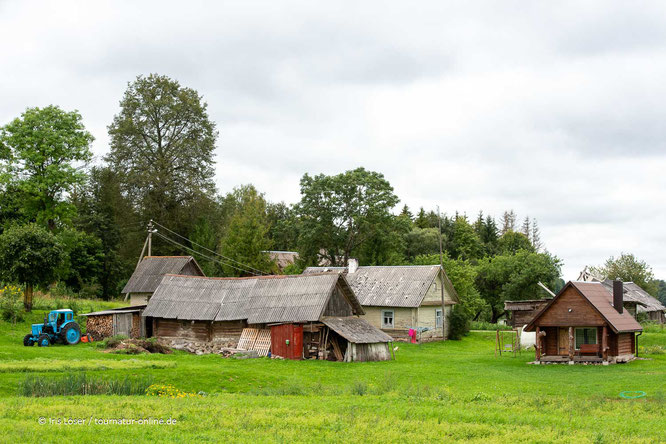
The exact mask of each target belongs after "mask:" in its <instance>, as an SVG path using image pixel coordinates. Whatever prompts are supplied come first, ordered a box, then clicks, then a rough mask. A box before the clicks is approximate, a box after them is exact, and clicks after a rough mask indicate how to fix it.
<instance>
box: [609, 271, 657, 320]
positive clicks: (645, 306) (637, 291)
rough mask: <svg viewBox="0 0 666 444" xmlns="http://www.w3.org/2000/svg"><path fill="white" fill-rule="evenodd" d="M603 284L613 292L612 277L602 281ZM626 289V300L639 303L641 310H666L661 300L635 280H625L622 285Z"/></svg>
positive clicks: (638, 308)
mask: <svg viewBox="0 0 666 444" xmlns="http://www.w3.org/2000/svg"><path fill="white" fill-rule="evenodd" d="M602 284H603V286H604V287H606V289H607V290H608V291H610V292H611V294H612V293H613V281H612V280H611V279H606V280H604V281H603V282H602ZM622 288H623V289H624V294H623V297H624V300H625V301H632V302H636V303H638V304H639V305H638V306H637V307H636V310H637V311H638V312H639V313H641V312H650V311H666V307H664V305H663V304H662V303H661V302H659V300H658V299H657V298H655V297H653V296H652V295H650V293H648V292H647V291H645V290H643V289H642V288H641V287H640V286H639V285H637V284H635V283H633V282H624V283H623V285H622Z"/></svg>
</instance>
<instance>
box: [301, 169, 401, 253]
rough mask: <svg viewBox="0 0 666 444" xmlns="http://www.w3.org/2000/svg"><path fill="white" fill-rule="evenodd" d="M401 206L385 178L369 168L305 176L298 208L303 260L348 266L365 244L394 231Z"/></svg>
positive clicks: (302, 180) (302, 181)
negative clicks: (356, 252) (397, 208)
mask: <svg viewBox="0 0 666 444" xmlns="http://www.w3.org/2000/svg"><path fill="white" fill-rule="evenodd" d="M398 202H399V199H398V197H397V196H396V195H395V194H394V193H393V187H392V186H391V184H390V183H389V182H388V181H387V180H386V179H385V178H384V175H383V174H380V173H376V172H373V171H367V170H365V169H364V168H357V169H355V170H350V171H346V172H344V173H341V174H337V175H335V176H327V175H324V174H320V175H317V176H314V177H313V176H310V175H308V174H305V175H304V176H303V178H302V179H301V201H300V202H299V203H298V204H297V205H296V212H297V214H298V215H299V216H300V220H301V232H300V239H299V243H300V245H301V248H300V252H301V253H302V254H303V258H304V259H305V260H306V261H307V262H309V263H311V264H316V263H318V262H319V261H320V260H321V259H325V260H327V261H328V262H329V263H330V264H332V265H346V263H347V260H348V259H349V257H350V256H352V254H353V253H354V252H355V251H357V249H359V247H361V246H362V245H363V244H364V243H366V242H369V241H371V240H372V239H374V238H376V237H378V236H379V235H380V234H381V233H382V232H385V231H390V230H391V229H392V228H393V227H392V225H393V223H394V220H393V218H394V216H393V215H392V214H391V209H392V208H393V207H395V205H397V203H398Z"/></svg>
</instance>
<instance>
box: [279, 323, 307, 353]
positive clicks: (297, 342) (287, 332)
mask: <svg viewBox="0 0 666 444" xmlns="http://www.w3.org/2000/svg"><path fill="white" fill-rule="evenodd" d="M271 353H272V354H273V355H276V356H282V357H283V358H286V359H296V360H299V359H301V357H302V355H303V326H302V325H298V324H282V325H274V326H272V327H271Z"/></svg>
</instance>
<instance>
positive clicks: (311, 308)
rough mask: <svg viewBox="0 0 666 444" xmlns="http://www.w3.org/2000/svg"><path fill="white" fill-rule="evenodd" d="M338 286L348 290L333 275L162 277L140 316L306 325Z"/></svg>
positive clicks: (357, 307) (354, 303)
mask: <svg viewBox="0 0 666 444" xmlns="http://www.w3.org/2000/svg"><path fill="white" fill-rule="evenodd" d="M337 284H340V285H341V286H342V287H343V289H344V288H345V287H348V284H347V281H346V280H345V279H344V277H343V276H339V275H337V274H335V273H328V274H318V275H295V276H260V277H253V278H203V277H191V276H174V275H167V276H164V278H163V280H162V282H161V283H160V285H159V286H158V288H157V290H155V293H154V294H153V296H152V297H151V298H150V300H149V301H148V307H147V308H146V310H145V311H144V316H153V317H161V318H170V319H186V320H215V321H232V320H240V319H246V320H247V322H248V323H249V324H263V323H274V322H311V321H317V320H319V318H320V317H321V315H322V313H323V311H324V308H325V307H326V304H327V303H328V300H329V298H330V296H331V294H332V293H333V290H334V289H335V287H336V285H337ZM349 293H351V291H349ZM347 297H349V296H348V295H347ZM351 298H352V301H351V304H352V306H353V307H354V310H355V312H356V313H363V310H362V308H361V306H360V304H359V303H358V301H357V300H356V299H355V297H354V296H353V293H351Z"/></svg>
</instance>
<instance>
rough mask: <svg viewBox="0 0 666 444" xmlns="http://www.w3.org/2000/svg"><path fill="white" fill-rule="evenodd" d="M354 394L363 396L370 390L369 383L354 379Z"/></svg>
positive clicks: (352, 388)
mask: <svg viewBox="0 0 666 444" xmlns="http://www.w3.org/2000/svg"><path fill="white" fill-rule="evenodd" d="M351 392H352V394H353V395H358V396H363V395H365V394H366V393H367V392H368V383H367V382H365V381H354V383H353V384H352V386H351Z"/></svg>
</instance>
